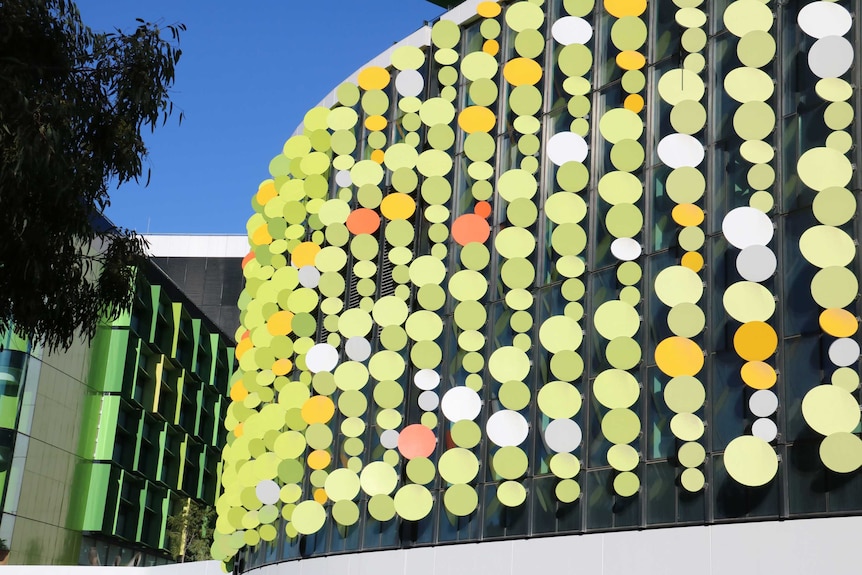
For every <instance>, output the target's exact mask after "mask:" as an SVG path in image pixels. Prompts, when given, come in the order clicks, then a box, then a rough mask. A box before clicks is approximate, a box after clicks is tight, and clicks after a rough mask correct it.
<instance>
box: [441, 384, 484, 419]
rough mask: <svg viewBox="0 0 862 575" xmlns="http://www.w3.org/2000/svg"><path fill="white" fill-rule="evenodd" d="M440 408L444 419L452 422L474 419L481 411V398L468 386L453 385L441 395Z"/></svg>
mask: <svg viewBox="0 0 862 575" xmlns="http://www.w3.org/2000/svg"><path fill="white" fill-rule="evenodd" d="M440 408H441V409H442V410H443V415H445V416H446V419H448V420H449V421H451V422H452V423H455V422H456V421H461V420H462V419H476V418H477V417H478V416H479V413H480V412H481V411H482V398H481V397H479V394H478V393H476V392H475V391H473V390H472V389H470V388H469V387H464V386H458V387H453V388H452V389H450V390H449V391H447V392H446V393H445V394H444V395H443V400H442V401H441V402H440Z"/></svg>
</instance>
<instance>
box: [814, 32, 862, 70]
mask: <svg viewBox="0 0 862 575" xmlns="http://www.w3.org/2000/svg"><path fill="white" fill-rule="evenodd" d="M852 64H853V45H852V44H850V42H849V41H848V40H847V39H846V38H842V37H841V36H826V37H824V38H821V39H819V40H818V41H816V42H815V43H814V45H813V46H811V49H810V50H808V67H809V68H811V71H812V72H814V74H815V75H816V76H817V77H819V78H838V77H840V76H842V75H843V74H844V73H845V72H846V71H847V70H849V69H850V66H851V65H852Z"/></svg>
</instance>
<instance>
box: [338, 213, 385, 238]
mask: <svg viewBox="0 0 862 575" xmlns="http://www.w3.org/2000/svg"><path fill="white" fill-rule="evenodd" d="M346 225H347V229H348V230H350V233H351V234H354V235H357V236H358V235H359V234H373V233H374V232H376V231H377V228H379V227H380V215H379V214H378V213H377V212H375V211H374V210H369V209H368V208H357V209H355V210H353V211H352V212H350V215H349V216H347V222H346Z"/></svg>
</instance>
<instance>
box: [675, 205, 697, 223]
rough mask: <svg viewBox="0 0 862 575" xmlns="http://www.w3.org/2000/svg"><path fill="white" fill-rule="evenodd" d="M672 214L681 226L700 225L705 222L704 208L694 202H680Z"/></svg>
mask: <svg viewBox="0 0 862 575" xmlns="http://www.w3.org/2000/svg"><path fill="white" fill-rule="evenodd" d="M671 216H672V217H673V221H675V222H676V223H678V224H679V225H681V226H699V225H700V224H701V223H702V222H703V210H702V209H700V208H699V207H697V206H696V205H694V204H679V205H678V206H676V207H674V209H673V211H672V212H671Z"/></svg>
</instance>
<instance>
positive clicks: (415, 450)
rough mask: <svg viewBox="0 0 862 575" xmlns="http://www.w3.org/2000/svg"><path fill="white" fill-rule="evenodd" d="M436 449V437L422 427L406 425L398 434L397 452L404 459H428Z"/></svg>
mask: <svg viewBox="0 0 862 575" xmlns="http://www.w3.org/2000/svg"><path fill="white" fill-rule="evenodd" d="M435 447H437V437H436V436H435V435H434V432H433V431H431V430H430V429H428V428H427V427H425V426H424V425H422V424H421V423H414V424H413V425H408V426H407V427H405V428H404V429H402V430H401V433H399V434H398V451H400V452H401V455H403V456H404V458H405V459H414V458H416V457H428V456H429V455H431V454H432V453H434V448H435Z"/></svg>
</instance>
